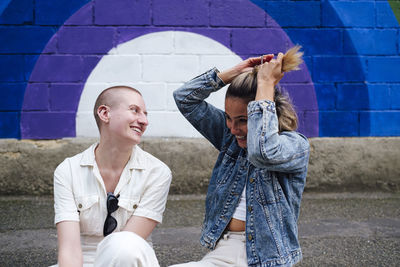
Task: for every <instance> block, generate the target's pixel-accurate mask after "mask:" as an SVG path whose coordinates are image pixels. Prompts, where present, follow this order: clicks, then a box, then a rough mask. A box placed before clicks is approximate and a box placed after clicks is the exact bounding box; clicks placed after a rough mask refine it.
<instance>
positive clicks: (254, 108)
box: [247, 100, 276, 115]
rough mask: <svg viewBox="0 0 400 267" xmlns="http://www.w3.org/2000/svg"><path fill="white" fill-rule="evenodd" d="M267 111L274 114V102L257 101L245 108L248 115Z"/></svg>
mask: <svg viewBox="0 0 400 267" xmlns="http://www.w3.org/2000/svg"><path fill="white" fill-rule="evenodd" d="M263 110H267V111H269V112H272V113H274V114H275V113H276V108H275V102H274V101H271V100H258V101H251V102H250V103H249V104H248V106H247V113H248V114H249V115H250V114H252V113H254V112H263Z"/></svg>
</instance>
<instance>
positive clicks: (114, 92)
mask: <svg viewBox="0 0 400 267" xmlns="http://www.w3.org/2000/svg"><path fill="white" fill-rule="evenodd" d="M122 91H131V92H135V93H137V94H139V95H140V96H141V95H142V94H141V93H140V92H139V91H138V90H137V89H135V88H133V87H129V86H125V85H118V86H112V87H109V88H107V89H105V90H104V91H103V92H101V94H100V95H99V96H98V97H97V99H96V103H95V104H94V109H93V114H94V118H95V119H96V124H97V128H99V130H100V125H101V120H100V118H99V115H98V114H97V110H98V109H99V107H100V106H102V105H105V106H108V107H110V108H111V107H114V106H117V105H118V104H119V103H120V102H121V97H123V96H121V94H118V93H119V92H122Z"/></svg>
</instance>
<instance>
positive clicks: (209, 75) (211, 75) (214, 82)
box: [204, 67, 225, 90]
mask: <svg viewBox="0 0 400 267" xmlns="http://www.w3.org/2000/svg"><path fill="white" fill-rule="evenodd" d="M218 73H219V70H218V69H217V68H215V67H214V68H212V69H210V70H208V71H206V72H205V73H204V75H205V78H206V80H207V81H208V82H209V83H210V85H211V86H212V87H213V88H214V89H215V90H218V89H220V88H222V87H224V86H225V83H224V82H223V81H222V80H221V79H220V78H219V77H218Z"/></svg>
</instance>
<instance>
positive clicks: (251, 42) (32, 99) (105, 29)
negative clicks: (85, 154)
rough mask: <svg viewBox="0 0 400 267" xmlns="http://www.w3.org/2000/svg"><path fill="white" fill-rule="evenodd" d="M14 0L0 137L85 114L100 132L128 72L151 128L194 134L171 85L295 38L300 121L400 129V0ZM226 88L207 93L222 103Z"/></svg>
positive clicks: (154, 132) (308, 125) (2, 48)
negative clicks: (399, 0) (106, 108)
mask: <svg viewBox="0 0 400 267" xmlns="http://www.w3.org/2000/svg"><path fill="white" fill-rule="evenodd" d="M7 2H9V3H8V4H4V5H3V6H2V8H4V10H2V12H1V13H0V66H1V68H0V138H38V139H53V138H62V137H73V136H76V134H77V132H78V130H75V128H76V127H79V126H78V124H79V123H86V124H87V125H86V126H85V127H86V128H85V129H83V128H82V129H83V130H82V131H81V132H80V133H84V134H90V132H96V131H92V130H91V128H90V127H92V126H93V125H94V124H93V121H91V119H92V118H91V107H92V105H93V102H94V98H95V97H96V96H97V94H98V93H99V92H101V90H103V89H104V88H106V87H108V86H111V85H116V84H121V83H123V84H127V85H130V86H134V87H137V88H138V89H139V90H141V91H142V93H143V96H144V97H145V101H146V103H147V108H148V109H149V120H150V126H149V128H148V131H147V133H146V134H147V135H150V136H191V137H198V136H199V134H198V133H197V132H196V131H195V130H194V129H193V128H192V127H191V126H190V125H189V124H188V123H186V122H185V121H184V119H183V117H182V116H181V115H180V114H179V112H178V111H177V109H176V106H175V103H174V101H173V99H172V96H171V93H172V91H173V90H174V89H175V88H177V87H178V86H180V85H181V84H182V83H183V82H185V81H187V80H189V79H191V78H193V77H195V76H197V75H198V74H200V73H201V72H204V71H205V70H208V69H210V68H211V67H213V66H217V67H218V68H219V69H220V70H224V69H226V68H228V67H231V66H232V65H234V64H236V63H237V62H239V61H240V60H241V59H245V58H247V57H250V56H260V55H262V54H267V53H274V54H277V53H279V52H283V51H285V50H287V49H288V48H290V47H291V46H292V45H294V44H299V45H301V46H302V47H303V48H302V51H304V63H303V64H302V65H301V71H294V72H290V73H287V74H286V75H285V77H284V78H283V79H282V80H281V85H282V87H284V88H285V89H286V90H287V91H288V93H289V95H290V97H291V98H292V100H293V102H294V104H295V106H296V109H297V111H298V113H299V114H298V116H299V131H301V132H302V133H305V134H306V135H307V136H309V137H311V136H323V137H329V136H400V130H399V127H400V126H399V125H400V119H399V117H400V115H399V112H400V104H399V103H400V75H399V73H400V72H399V70H400V26H399V20H400V16H399V15H398V14H400V13H399V12H398V6H399V5H398V4H393V3H395V2H388V1H372V0H361V1H354V0H341V1H297V0H287V1H276V0H213V1H210V0H170V1H165V0H95V1H94V0H93V1H90V0H57V1H55V0H10V1H7ZM391 4H392V5H391ZM396 15H397V17H396ZM86 90H87V91H86ZM224 90H225V89H223V90H221V91H220V92H218V93H215V94H212V97H211V98H210V102H211V103H213V104H215V105H217V106H218V107H219V108H223V99H224V92H225V91H224ZM79 112H81V113H79ZM77 116H78V117H79V116H80V117H79V118H78V119H77ZM78 121H79V123H78ZM174 122H176V124H175V125H176V126H175V127H172V128H171V127H170V125H172V124H173V123H174ZM388 122H390V124H389V123H388ZM178 128H179V131H178V130H177V129H178Z"/></svg>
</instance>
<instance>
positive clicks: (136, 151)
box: [80, 143, 146, 170]
mask: <svg viewBox="0 0 400 267" xmlns="http://www.w3.org/2000/svg"><path fill="white" fill-rule="evenodd" d="M97 145H98V143H94V144H93V145H91V146H90V147H89V148H88V149H86V150H85V151H84V152H83V155H82V159H81V161H80V165H81V166H92V167H93V166H94V165H95V155H94V150H95V149H96V147H97ZM126 165H127V167H128V168H129V169H130V170H131V169H139V170H144V169H146V159H145V157H144V151H143V150H142V149H141V148H140V147H139V146H138V145H135V146H134V147H133V148H132V154H131V157H130V159H129V161H128V163H127V164H126Z"/></svg>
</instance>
